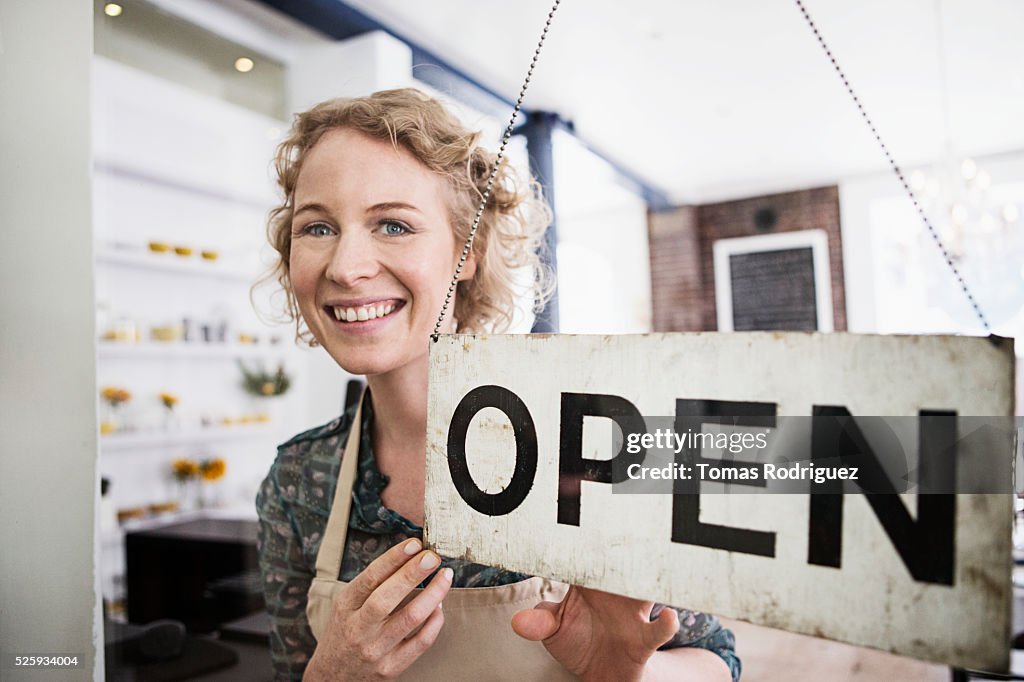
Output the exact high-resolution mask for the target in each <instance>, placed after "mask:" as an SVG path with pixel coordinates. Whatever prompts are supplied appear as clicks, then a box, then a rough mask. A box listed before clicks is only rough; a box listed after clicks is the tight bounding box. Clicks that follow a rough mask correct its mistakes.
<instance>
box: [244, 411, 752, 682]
mask: <svg viewBox="0 0 1024 682" xmlns="http://www.w3.org/2000/svg"><path fill="white" fill-rule="evenodd" d="M354 418H355V407H352V408H350V409H349V410H348V411H347V412H346V413H345V414H344V415H342V416H341V417H338V418H337V419H335V420H334V421H332V422H330V423H328V424H326V425H324V426H320V427H317V428H314V429H310V430H309V431H306V432H304V433H301V434H299V435H298V436H295V437H294V438H292V439H291V440H289V441H288V442H287V443H285V444H283V445H281V446H280V447H279V448H278V452H277V459H276V460H275V461H274V464H273V465H272V466H271V468H270V472H269V473H268V474H267V477H266V478H265V479H264V480H263V483H262V484H261V485H260V490H259V493H258V494H257V495H256V510H257V513H258V514H259V519H260V529H259V540H258V547H259V566H260V573H261V576H262V580H263V590H264V595H265V597H266V606H267V611H268V612H269V615H270V619H271V624H272V629H271V633H270V650H271V659H272V662H273V666H274V679H275V680H301V679H302V674H303V671H304V670H305V669H306V664H307V663H308V662H309V659H310V657H311V656H312V655H313V651H314V649H315V648H316V639H315V638H314V637H313V633H312V631H311V630H310V627H309V622H308V621H307V619H306V599H307V597H306V593H307V592H308V591H309V586H310V584H311V583H312V581H313V577H314V576H315V575H316V555H317V552H318V551H319V549H320V541H321V540H322V539H323V533H324V530H325V529H326V526H327V518H328V516H329V515H330V512H331V504H332V501H333V499H334V489H335V486H336V485H337V482H338V471H339V469H340V465H341V456H342V452H343V450H344V446H345V440H346V438H347V437H348V432H349V429H350V427H351V424H352V420H353V419H354ZM372 419H373V412H372V408H371V407H370V400H369V399H366V400H364V403H363V423H362V429H361V431H362V438H361V442H360V444H359V462H358V463H357V477H356V482H355V487H354V490H353V496H352V497H353V499H352V511H351V514H350V516H349V530H348V536H347V540H346V543H345V552H344V555H343V558H342V562H341V572H340V575H339V576H338V579H339V580H342V581H346V582H347V581H350V580H352V579H353V578H354V577H355V576H356V575H358V574H359V573H360V572H361V571H362V570H363V568H365V567H366V566H367V565H368V564H369V563H370V562H371V561H373V560H374V559H375V558H377V557H378V556H380V555H381V554H383V553H384V552H385V551H386V550H387V549H388V548H389V547H392V546H394V545H395V544H397V543H399V542H402V541H403V540H405V539H407V538H410V537H418V538H422V537H423V529H422V528H421V527H420V526H417V525H416V524H414V523H412V522H411V521H409V520H408V519H406V518H404V517H402V516H401V515H400V514H398V513H397V512H394V511H392V510H391V509H388V508H387V507H385V506H384V505H383V503H382V502H381V498H380V494H381V491H382V490H384V488H385V486H387V484H388V477H387V476H385V475H384V474H382V473H380V471H379V470H378V469H377V465H376V463H375V460H374V457H373V450H372V449H371V447H370V433H371V432H372V431H371V427H370V425H371V423H372ZM442 566H449V567H451V568H452V570H453V571H454V578H453V581H452V585H453V587H490V586H495V585H505V584H509V583H512V582H517V581H520V580H525V579H526V578H528V577H529V576H528V575H524V574H522V573H515V572H512V571H506V570H503V569H499V568H494V567H491V566H483V565H480V564H474V563H470V562H468V561H464V560H461V559H447V558H445V559H444V561H443V562H442ZM661 608H663V607H662V606H661V605H658V606H656V607H655V611H654V613H653V614H652V615H653V616H657V613H658V612H660V610H661ZM672 608H675V607H672ZM676 611H677V612H678V613H679V623H680V627H679V632H678V633H677V634H676V635H675V637H673V638H672V639H671V640H670V641H669V642H668V643H666V644H665V645H664V646H663V647H662V648H663V649H667V648H673V647H683V646H687V647H701V648H705V649H708V650H710V651H713V652H714V653H716V654H718V655H719V656H721V657H722V659H723V660H724V661H725V662H726V664H727V665H728V666H729V670H730V671H731V673H732V678H733V680H734V682H735V681H736V680H738V679H739V676H740V660H739V658H738V657H737V656H736V652H735V640H734V638H733V634H732V632H731V631H730V630H728V629H726V628H723V627H722V625H721V624H720V623H719V622H718V619H717V618H715V617H714V616H712V615H709V614H705V613H699V612H695V611H690V610H687V609H676Z"/></svg>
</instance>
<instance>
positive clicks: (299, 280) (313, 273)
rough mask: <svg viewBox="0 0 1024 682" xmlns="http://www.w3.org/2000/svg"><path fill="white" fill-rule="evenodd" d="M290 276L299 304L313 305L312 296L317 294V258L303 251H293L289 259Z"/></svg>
mask: <svg viewBox="0 0 1024 682" xmlns="http://www.w3.org/2000/svg"><path fill="white" fill-rule="evenodd" d="M288 276H289V277H290V278H291V283H292V290H293V291H294V292H295V297H296V298H297V299H298V301H299V305H300V306H302V305H306V304H307V299H308V303H309V304H310V305H312V303H313V301H312V297H313V296H314V295H315V294H316V286H317V281H318V280H319V277H320V275H319V270H318V266H317V263H316V260H315V259H312V258H310V257H309V254H304V253H303V252H302V251H294V250H293V251H292V253H291V258H289V260H288Z"/></svg>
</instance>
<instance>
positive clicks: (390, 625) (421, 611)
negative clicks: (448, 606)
mask: <svg viewBox="0 0 1024 682" xmlns="http://www.w3.org/2000/svg"><path fill="white" fill-rule="evenodd" d="M452 575H453V574H452V569H450V568H442V569H441V570H440V571H438V572H437V574H436V575H435V576H434V577H433V579H432V580H431V581H430V583H429V584H428V585H427V586H426V588H424V590H423V591H422V592H420V593H419V594H417V595H416V597H415V598H413V599H412V600H411V601H410V602H409V603H408V604H406V605H405V606H403V607H402V608H401V609H400V610H398V611H397V612H395V613H393V614H392V615H391V616H390V617H389V618H388V622H387V624H386V625H385V626H384V629H383V630H382V631H381V634H380V640H381V642H382V644H383V645H384V646H385V647H387V648H391V647H394V646H397V645H398V644H399V642H401V641H402V640H403V639H405V638H406V637H408V636H409V633H411V632H413V631H415V630H416V628H419V627H420V626H421V625H424V624H425V621H427V620H428V619H429V618H430V617H432V616H433V613H434V611H437V610H438V607H439V606H440V605H441V600H442V599H444V598H445V596H446V595H447V594H448V590H449V589H451V586H452ZM417 634H418V633H417ZM414 636H415V635H414ZM410 639H412V637H410Z"/></svg>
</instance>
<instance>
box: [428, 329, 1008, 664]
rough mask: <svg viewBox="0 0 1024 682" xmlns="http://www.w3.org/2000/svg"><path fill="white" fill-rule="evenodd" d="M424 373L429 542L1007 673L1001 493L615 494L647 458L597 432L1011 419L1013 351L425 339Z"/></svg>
mask: <svg viewBox="0 0 1024 682" xmlns="http://www.w3.org/2000/svg"><path fill="white" fill-rule="evenodd" d="M430 372H431V376H430V403H429V415H428V443H427V490H426V524H425V527H426V536H427V540H428V542H430V543H432V544H433V545H434V546H435V548H436V549H437V550H438V551H440V552H442V553H444V554H447V555H451V556H462V557H465V558H469V559H472V560H473V561H477V562H481V563H487V564H492V565H497V566H502V567H505V568H509V569H512V570H516V571H521V572H525V573H532V574H534V575H543V576H547V577H551V578H555V579H558V580H562V581H565V582H571V583H577V584H581V585H586V586H588V587H594V588H597V589H602V590H607V591H610V592H616V593H619V594H625V595H629V596H634V597H638V598H645V599H655V600H658V601H661V602H664V603H668V604H673V605H677V606H685V607H688V608H693V609H698V610H703V611H708V612H712V613H716V614H720V615H723V616H728V617H733V618H739V619H742V620H747V621H749V622H752V623H755V624H760V625H767V626H770V627H775V628H781V629H785V630H790V631H793V632H800V633H805V634H812V635H815V636H819V637H824V638H828V639H834V640H838V641H844V642H849V643H853V644H858V645H863V646H870V647H874V648H878V649H883V650H886V651H891V652H894V653H900V654H905V655H910V656H914V657H917V658H921V659H924V660H930V661H937V662H943V663H948V664H953V665H959V666H964V667H972V668H986V669H1001V668H1005V667H1006V666H1007V664H1008V643H1007V642H1008V632H1009V624H1010V603H1011V598H1010V596H1011V588H1010V566H1011V558H1010V528H1011V521H1012V504H1011V498H1010V496H1008V495H996V494H991V495H956V496H954V495H948V494H947V495H903V496H901V495H897V494H895V493H893V494H889V495H868V496H864V495H845V496H844V495H838V494H818V495H751V494H742V493H739V494H722V495H701V494H698V493H699V487H696V488H695V487H694V486H693V485H692V484H686V483H678V484H676V486H675V487H674V488H673V489H672V492H675V493H677V494H665V495H618V494H616V495H613V494H611V488H612V486H611V485H610V484H612V483H613V482H614V480H615V479H616V477H619V478H621V477H622V473H621V472H622V471H624V470H628V467H629V465H630V464H638V463H639V462H641V461H642V460H643V448H642V447H641V448H628V447H625V446H623V447H622V448H620V449H618V451H615V452H613V451H612V439H611V438H606V437H603V436H598V435H594V434H598V433H603V434H607V433H609V431H608V429H604V430H602V428H601V427H600V424H601V423H602V422H604V423H605V426H607V425H609V424H610V423H611V422H614V423H615V424H617V425H618V427H619V429H620V431H621V432H622V433H623V434H626V433H630V432H633V433H637V432H640V431H642V430H643V428H644V427H643V417H642V416H641V415H643V414H649V415H672V414H674V415H676V418H677V419H694V418H699V414H701V413H702V412H703V413H706V412H707V411H708V410H710V411H712V412H716V411H717V413H719V414H724V415H729V416H731V417H733V419H734V423H738V424H740V425H746V426H757V425H761V426H764V425H767V424H770V423H772V420H774V419H775V418H776V417H779V416H783V415H812V414H819V415H820V414H829V413H830V411H831V413H834V414H858V415H890V416H897V415H908V416H917V415H931V414H945V415H992V416H1008V415H1010V414H1012V388H1013V387H1012V376H1013V350H1012V343H1011V342H1008V341H1007V342H1000V343H996V344H993V343H990V342H989V341H988V340H987V339H976V338H955V337H883V336H857V335H848V334H831V335H820V334H777V333H751V334H670V335H659V334H655V335H644V336H609V337H601V336H575V337H574V336H533V337H527V336H496V337H472V336H450V337H441V338H440V339H439V340H438V341H437V342H435V343H433V344H432V348H431V358H430ZM588 432H590V433H591V435H590V436H588ZM636 442H640V441H639V440H637V441H636ZM920 447H921V449H922V453H921V456H922V458H923V460H926V459H928V458H929V455H928V453H927V447H928V444H927V443H926V442H925V441H922V443H921V446H920ZM1007 456H1008V457H1010V456H1012V453H1009V452H1008V453H1007ZM631 458H632V459H631ZM689 461H690V462H691V464H693V461H692V460H689ZM616 464H617V465H618V466H616ZM704 464H705V465H707V462H704ZM623 465H625V467H623ZM679 466H683V467H685V466H686V465H685V463H683V464H679ZM694 466H696V464H694ZM832 492H835V491H834V490H832Z"/></svg>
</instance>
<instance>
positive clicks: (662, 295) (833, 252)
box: [648, 186, 846, 331]
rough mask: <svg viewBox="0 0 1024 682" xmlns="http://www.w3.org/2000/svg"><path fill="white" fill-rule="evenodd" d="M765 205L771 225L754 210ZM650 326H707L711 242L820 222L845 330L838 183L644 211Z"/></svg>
mask: <svg viewBox="0 0 1024 682" xmlns="http://www.w3.org/2000/svg"><path fill="white" fill-rule="evenodd" d="M764 209H770V210H771V211H772V212H773V213H774V215H775V216H776V218H777V220H776V222H775V224H774V225H773V226H772V227H771V228H770V229H768V230H766V231H764V230H761V229H759V228H758V227H757V225H756V224H755V220H754V217H755V215H757V214H758V212H759V211H762V210H764ZM648 227H649V239H650V251H651V296H652V301H653V307H654V310H653V318H652V319H653V327H654V331H712V330H715V329H717V327H718V322H717V319H716V315H715V273H714V268H713V256H712V245H713V244H714V242H715V241H717V240H719V239H729V238H732V237H749V236H752V235H758V234H774V233H778V232H792V231H795V230H809V229H822V230H824V231H825V232H826V234H827V235H828V251H829V268H830V271H831V279H832V308H833V315H834V318H835V319H834V323H833V324H834V328H835V329H836V331H845V330H846V297H845V291H844V288H843V247H842V236H841V234H840V231H839V189H838V188H837V187H835V186H831V187H820V188H816V189H808V190H802V191H798V192H787V193H785V194H773V195H770V196H764V197H754V198H751V199H741V200H738V201H727V202H723V203H718V204H705V205H702V206H684V207H680V208H677V209H674V210H671V211H664V212H658V213H651V214H649V216H648Z"/></svg>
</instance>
